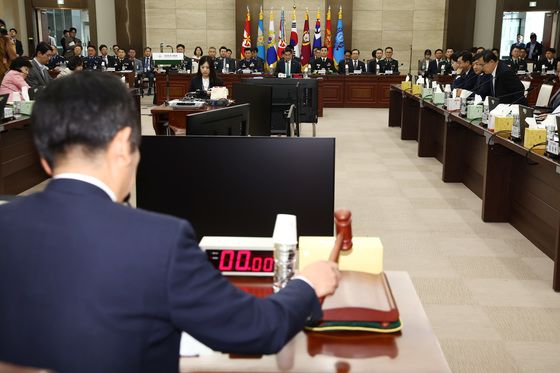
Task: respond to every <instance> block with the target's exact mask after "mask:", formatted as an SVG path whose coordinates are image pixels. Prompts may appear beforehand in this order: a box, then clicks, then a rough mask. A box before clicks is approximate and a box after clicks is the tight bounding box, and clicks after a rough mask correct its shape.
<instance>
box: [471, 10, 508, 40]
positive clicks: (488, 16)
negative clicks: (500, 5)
mask: <svg viewBox="0 0 560 373" xmlns="http://www.w3.org/2000/svg"><path fill="white" fill-rule="evenodd" d="M495 22H496V0H476V16H475V20H474V39H473V44H474V45H475V46H477V47H484V48H487V49H490V48H494V47H497V48H499V47H500V46H499V45H496V46H495V45H494V24H495ZM496 31H497V32H498V33H501V31H502V30H496Z"/></svg>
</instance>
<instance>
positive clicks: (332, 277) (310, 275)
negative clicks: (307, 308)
mask: <svg viewBox="0 0 560 373" xmlns="http://www.w3.org/2000/svg"><path fill="white" fill-rule="evenodd" d="M300 274H301V275H302V276H304V277H305V278H306V279H308V280H309V281H310V282H311V283H312V284H313V287H314V288H315V293H316V294H317V298H323V297H325V296H327V295H331V294H333V293H334V291H335V290H336V288H337V287H338V282H339V281H340V271H339V270H338V264H337V263H334V262H330V261H327V260H321V261H318V262H314V263H311V264H310V265H308V266H307V267H305V268H304V269H303V270H302V271H301V272H300Z"/></svg>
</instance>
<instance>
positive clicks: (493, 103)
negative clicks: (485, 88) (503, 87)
mask: <svg viewBox="0 0 560 373" xmlns="http://www.w3.org/2000/svg"><path fill="white" fill-rule="evenodd" d="M499 104H500V99H499V98H497V97H492V96H488V111H489V112H490V111H492V110H494V109H495V108H496V107H497V106H498V105H499Z"/></svg>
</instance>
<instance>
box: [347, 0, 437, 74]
mask: <svg viewBox="0 0 560 373" xmlns="http://www.w3.org/2000/svg"><path fill="white" fill-rule="evenodd" d="M445 9H446V1H445V0H354V16H353V38H352V47H353V48H358V49H360V50H361V51H362V58H366V59H368V58H371V52H372V50H373V49H377V48H383V49H384V48H385V47H387V46H391V47H393V49H394V58H395V59H397V60H398V61H399V62H400V63H404V66H401V67H400V70H401V72H408V66H409V61H410V47H411V45H412V53H413V56H412V61H413V62H412V72H413V73H414V72H416V69H417V61H418V59H421V58H423V55H424V50H425V49H431V50H432V53H433V52H434V50H435V49H437V48H443V40H444V24H445Z"/></svg>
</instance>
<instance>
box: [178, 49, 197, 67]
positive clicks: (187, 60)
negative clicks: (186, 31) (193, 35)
mask: <svg viewBox="0 0 560 373" xmlns="http://www.w3.org/2000/svg"><path fill="white" fill-rule="evenodd" d="M176 50H177V53H181V54H182V55H183V63H182V64H181V65H180V66H179V69H180V70H186V71H190V72H192V59H191V58H190V57H188V56H186V55H185V45H184V44H177V48H176ZM195 72H196V71H195Z"/></svg>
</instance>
